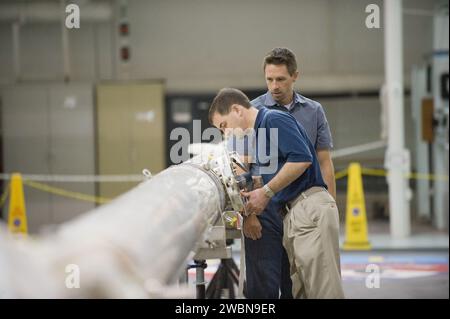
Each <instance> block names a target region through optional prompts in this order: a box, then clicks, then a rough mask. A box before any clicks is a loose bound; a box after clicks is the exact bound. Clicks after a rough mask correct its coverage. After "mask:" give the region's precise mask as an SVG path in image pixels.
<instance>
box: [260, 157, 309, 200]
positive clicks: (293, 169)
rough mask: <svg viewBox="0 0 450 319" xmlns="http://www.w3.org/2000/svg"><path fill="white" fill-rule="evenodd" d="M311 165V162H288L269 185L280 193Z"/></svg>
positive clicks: (275, 191)
mask: <svg viewBox="0 0 450 319" xmlns="http://www.w3.org/2000/svg"><path fill="white" fill-rule="evenodd" d="M310 165H311V163H310V162H302V163H293V162H288V163H286V164H284V166H283V168H281V170H280V171H279V172H278V174H277V175H275V177H274V178H273V179H272V180H271V181H270V182H269V183H268V184H267V185H268V186H269V187H270V189H271V190H272V191H273V192H274V193H278V192H279V191H281V190H282V189H283V188H285V187H286V186H288V185H289V184H291V183H292V182H293V181H295V180H296V179H297V178H299V177H300V176H301V175H302V174H303V173H304V172H305V170H306V169H307V168H308V167H309V166H310Z"/></svg>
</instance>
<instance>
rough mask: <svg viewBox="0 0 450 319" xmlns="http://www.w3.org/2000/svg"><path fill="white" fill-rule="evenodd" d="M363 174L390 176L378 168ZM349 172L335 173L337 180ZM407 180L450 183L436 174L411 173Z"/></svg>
mask: <svg viewBox="0 0 450 319" xmlns="http://www.w3.org/2000/svg"><path fill="white" fill-rule="evenodd" d="M361 173H362V174H363V175H367V176H378V177H386V176H388V175H389V173H388V171H386V170H384V169H377V168H361ZM347 174H348V170H347V169H343V170H341V171H339V172H336V173H335V179H336V180H338V179H340V178H343V177H345V176H347ZM405 178H408V179H426V180H433V181H448V176H447V175H434V174H423V173H409V174H406V175H405Z"/></svg>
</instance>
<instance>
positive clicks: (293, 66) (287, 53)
mask: <svg viewBox="0 0 450 319" xmlns="http://www.w3.org/2000/svg"><path fill="white" fill-rule="evenodd" d="M267 64H275V65H283V64H284V65H286V68H287V70H288V72H289V74H290V75H291V76H292V75H294V73H295V72H296V71H297V61H296V59H295V54H294V52H292V51H291V50H289V49H288V48H274V49H272V50H271V51H270V52H269V53H267V55H266V57H265V58H264V66H263V70H264V71H265V70H266V65H267Z"/></svg>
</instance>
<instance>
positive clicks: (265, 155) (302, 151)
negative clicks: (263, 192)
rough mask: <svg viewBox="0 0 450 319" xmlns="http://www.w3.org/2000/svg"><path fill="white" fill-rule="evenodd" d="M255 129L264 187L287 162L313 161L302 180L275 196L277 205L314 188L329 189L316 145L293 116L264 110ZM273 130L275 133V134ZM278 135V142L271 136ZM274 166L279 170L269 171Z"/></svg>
mask: <svg viewBox="0 0 450 319" xmlns="http://www.w3.org/2000/svg"><path fill="white" fill-rule="evenodd" d="M254 129H255V132H256V143H255V144H256V148H255V154H254V155H255V159H256V165H257V166H259V167H260V174H261V176H262V178H263V181H264V184H267V183H268V182H269V181H270V180H271V179H272V178H273V177H275V175H276V174H277V173H278V172H279V171H280V170H281V168H282V167H283V166H284V164H285V163H287V162H294V163H299V162H311V165H310V166H309V167H308V168H307V169H306V171H305V172H304V173H303V174H302V175H301V176H300V177H299V178H297V179H296V180H295V181H293V182H292V183H291V184H289V185H288V186H286V187H285V188H284V189H282V190H281V191H279V192H278V193H277V194H275V196H274V197H273V198H272V200H273V201H274V202H275V203H278V204H285V203H287V202H289V201H290V200H292V199H294V198H296V197H297V196H298V195H299V194H300V193H301V192H303V191H305V190H307V189H309V188H311V187H313V186H322V187H325V188H326V187H327V186H326V184H325V182H324V181H323V178H322V174H321V172H320V166H319V162H318V161H317V157H316V152H315V149H314V146H313V144H312V143H311V141H310V140H309V138H308V135H307V133H306V131H305V129H304V128H303V127H302V126H301V125H300V124H299V123H298V122H297V121H296V119H295V118H294V117H293V116H292V115H290V114H289V113H287V112H281V111H276V110H269V109H267V108H261V109H260V110H259V112H258V115H257V117H256V121H255V126H254ZM260 129H265V130H260ZM271 129H274V130H272V131H271ZM275 132H276V133H275ZM274 133H275V134H276V135H277V138H276V139H275V138H274V136H273V135H271V134H274ZM261 139H265V143H262V142H264V141H261ZM274 144H276V145H274ZM271 148H272V152H271ZM273 150H275V152H274V151H273ZM273 163H276V168H275V169H274V170H270V169H268V168H270V166H271V165H273ZM269 171H270V172H269Z"/></svg>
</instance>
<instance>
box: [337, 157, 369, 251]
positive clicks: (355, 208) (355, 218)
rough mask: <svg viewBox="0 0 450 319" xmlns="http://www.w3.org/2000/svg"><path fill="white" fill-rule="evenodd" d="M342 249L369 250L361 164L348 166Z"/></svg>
mask: <svg viewBox="0 0 450 319" xmlns="http://www.w3.org/2000/svg"><path fill="white" fill-rule="evenodd" d="M343 248H344V250H369V249H370V248H371V246H370V243H369V239H368V234H367V217H366V204H365V200H364V190H363V184H362V174H361V165H359V163H351V164H350V166H349V167H348V186H347V210H346V214H345V242H344V247H343Z"/></svg>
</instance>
